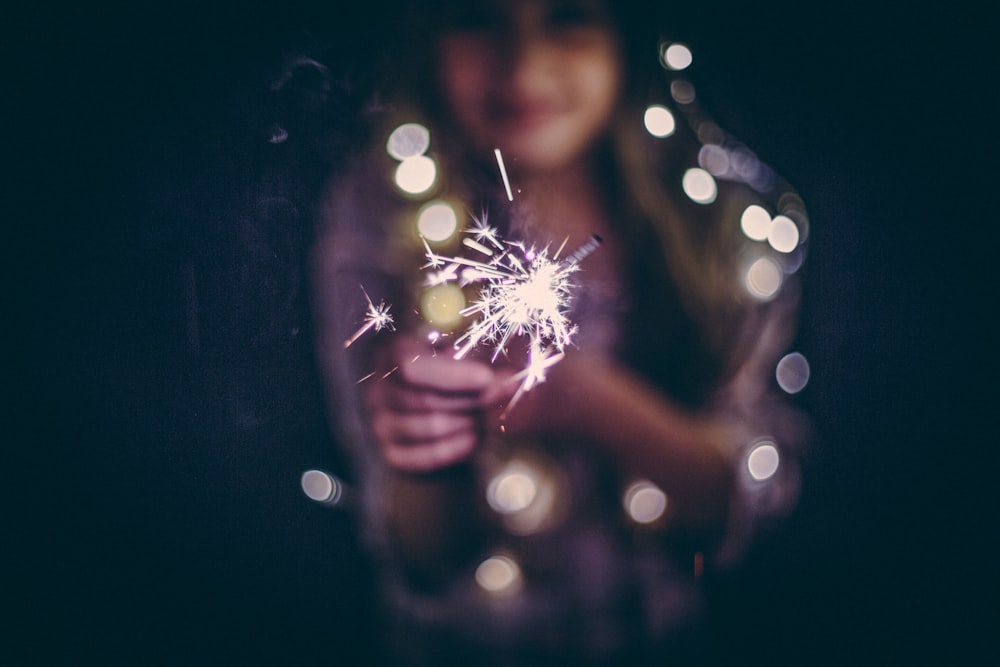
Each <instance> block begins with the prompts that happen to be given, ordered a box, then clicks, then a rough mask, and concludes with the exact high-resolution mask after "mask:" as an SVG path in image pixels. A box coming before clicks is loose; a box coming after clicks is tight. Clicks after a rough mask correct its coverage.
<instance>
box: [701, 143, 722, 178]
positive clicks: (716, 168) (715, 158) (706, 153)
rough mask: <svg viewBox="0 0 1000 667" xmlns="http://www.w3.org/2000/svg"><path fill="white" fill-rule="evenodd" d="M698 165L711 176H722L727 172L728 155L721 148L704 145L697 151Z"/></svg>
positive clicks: (715, 145) (714, 145)
mask: <svg viewBox="0 0 1000 667" xmlns="http://www.w3.org/2000/svg"><path fill="white" fill-rule="evenodd" d="M698 164H700V165H701V166H702V167H704V168H705V170H706V171H708V173H710V174H712V175H713V176H724V175H726V174H727V173H728V172H729V154H728V153H727V152H726V149H724V148H723V147H722V146H719V145H717V144H705V145H704V146H702V147H701V150H699V151H698Z"/></svg>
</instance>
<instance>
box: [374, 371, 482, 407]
mask: <svg viewBox="0 0 1000 667" xmlns="http://www.w3.org/2000/svg"><path fill="white" fill-rule="evenodd" d="M365 402H366V404H367V406H368V409H369V410H370V411H371V412H373V413H374V412H378V411H379V410H386V409H388V410H393V411H395V412H471V411H474V410H477V409H478V408H480V407H481V406H482V401H481V399H480V394H479V392H442V391H438V390H433V389H427V388H417V387H413V386H411V385H409V384H406V383H405V382H399V381H395V380H392V379H386V380H383V381H380V382H378V383H376V384H374V385H372V386H371V388H370V389H369V391H368V392H366V394H365Z"/></svg>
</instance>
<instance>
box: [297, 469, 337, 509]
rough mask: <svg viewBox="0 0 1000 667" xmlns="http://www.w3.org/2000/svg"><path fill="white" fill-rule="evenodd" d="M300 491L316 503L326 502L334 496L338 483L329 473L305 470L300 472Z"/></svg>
mask: <svg viewBox="0 0 1000 667" xmlns="http://www.w3.org/2000/svg"><path fill="white" fill-rule="evenodd" d="M300 483H301V486H302V492H303V493H305V494H306V496H307V497H308V498H309V499H310V500H315V501H316V502H318V503H322V502H326V501H328V500H331V499H332V498H334V497H335V496H336V495H337V494H338V492H339V485H338V484H337V480H335V479H334V478H333V477H332V476H331V475H328V474H327V473H325V472H323V471H322V470H307V471H305V472H304V473H302V479H301V480H300Z"/></svg>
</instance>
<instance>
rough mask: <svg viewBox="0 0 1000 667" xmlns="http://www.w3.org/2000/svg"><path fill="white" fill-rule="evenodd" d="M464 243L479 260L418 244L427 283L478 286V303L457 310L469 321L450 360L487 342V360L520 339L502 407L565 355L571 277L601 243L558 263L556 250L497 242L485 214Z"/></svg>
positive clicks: (586, 246) (596, 241) (569, 331)
mask: <svg viewBox="0 0 1000 667" xmlns="http://www.w3.org/2000/svg"><path fill="white" fill-rule="evenodd" d="M466 231H467V233H469V234H471V235H472V236H471V237H470V238H465V239H463V245H465V246H466V247H467V248H470V249H472V250H473V251H475V252H476V253H478V254H480V255H482V257H483V259H470V258H468V257H463V256H447V257H446V256H443V255H439V254H437V253H435V252H434V251H433V250H431V249H430V246H429V245H427V244H426V243H425V245H424V248H425V255H426V257H427V263H426V264H425V265H424V268H425V269H428V274H427V279H426V282H427V284H428V285H439V284H443V283H446V282H450V281H457V282H458V283H459V284H460V285H461V286H463V287H464V286H466V285H470V284H473V283H481V285H482V287H481V289H480V291H479V295H478V298H477V299H476V300H475V301H474V302H473V303H472V304H471V305H470V306H468V307H467V308H465V309H463V310H462V315H463V316H465V317H474V318H475V321H474V322H473V323H472V324H471V325H470V326H469V327H468V329H466V331H465V332H464V333H463V334H462V335H461V336H459V337H458V338H457V339H456V340H455V343H454V348H455V355H454V356H455V359H462V358H463V357H465V356H466V355H467V354H469V352H470V351H471V350H473V349H474V348H476V347H478V346H480V345H482V344H487V345H490V346H492V348H493V354H492V361H496V359H497V357H499V356H500V355H501V354H506V353H507V352H508V345H509V344H510V342H511V340H512V339H513V338H515V337H522V336H523V337H526V338H527V342H528V363H527V366H526V368H525V369H524V370H522V371H521V372H520V373H518V374H517V375H516V376H515V377H516V378H517V379H519V380H520V381H521V385H520V387H519V388H518V390H517V392H516V393H515V395H514V397H513V399H512V400H511V402H510V404H509V405H508V409H509V408H510V407H511V406H513V405H514V403H515V402H516V401H517V400H518V399H519V398H520V396H521V395H522V394H523V393H524V392H526V391H530V390H531V388H532V387H534V386H535V385H536V384H538V383H540V382H544V381H545V372H546V370H547V369H549V368H551V367H552V366H553V365H554V364H555V363H557V362H558V361H559V360H560V359H562V357H563V356H564V350H565V348H566V346H567V345H569V344H570V342H571V340H572V337H573V335H574V334H575V333H576V330H577V327H576V325H575V324H573V323H572V322H571V321H570V320H569V318H568V317H567V315H566V313H567V311H568V309H569V306H570V302H571V300H572V289H573V283H572V281H571V276H572V275H573V274H574V273H575V272H576V271H577V270H578V269H579V262H580V260H582V259H583V258H584V257H586V256H587V255H588V254H590V253H591V252H593V250H594V249H596V248H597V246H598V245H600V243H601V239H600V238H599V237H597V236H594V237H592V238H591V240H590V241H589V242H588V243H586V244H584V245H583V246H581V247H580V248H578V249H577V250H576V251H575V252H573V253H572V254H571V255H569V256H568V257H566V258H565V259H560V258H559V254H560V252H561V251H562V247H560V248H559V250H557V251H556V252H555V253H553V254H552V255H551V256H550V254H549V250H548V248H543V249H541V250H539V249H538V248H536V247H534V246H526V245H525V244H523V243H520V242H513V241H504V240H501V238H500V235H499V233H498V231H497V230H496V228H494V227H491V226H490V225H489V224H488V222H487V218H486V216H485V215H483V216H481V217H480V218H478V219H476V220H475V221H474V225H473V227H472V228H470V229H468V230H466Z"/></svg>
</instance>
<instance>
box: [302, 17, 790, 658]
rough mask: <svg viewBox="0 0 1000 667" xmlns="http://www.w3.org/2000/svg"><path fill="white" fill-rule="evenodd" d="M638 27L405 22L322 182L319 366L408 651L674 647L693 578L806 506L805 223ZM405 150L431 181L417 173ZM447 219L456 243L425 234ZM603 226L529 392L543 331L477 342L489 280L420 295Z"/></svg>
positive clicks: (550, 251) (677, 650)
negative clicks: (349, 148)
mask: <svg viewBox="0 0 1000 667" xmlns="http://www.w3.org/2000/svg"><path fill="white" fill-rule="evenodd" d="M644 19H646V17H645V16H643V15H642V14H639V13H637V12H635V11H634V10H632V9H631V7H630V6H628V7H624V8H623V7H622V6H621V4H619V3H602V2H597V1H591V0H566V1H559V0H541V1H533V0H516V1H514V2H499V1H497V2H486V3H482V4H480V5H475V6H472V7H469V6H466V5H464V4H463V3H457V2H456V3H445V4H444V6H441V7H436V8H434V9H427V10H426V11H417V10H416V9H414V10H413V11H412V13H411V14H407V15H406V21H405V24H406V25H407V35H406V37H407V38H408V40H409V42H408V45H404V48H402V49H401V53H400V54H399V55H398V60H396V61H395V62H394V63H393V65H394V70H393V71H394V72H395V73H396V74H397V75H398V76H395V77H392V76H389V77H387V85H386V87H385V88H386V89H385V91H384V93H383V97H382V98H381V99H382V100H383V101H384V102H385V104H386V105H387V107H383V111H382V113H381V114H378V116H379V117H378V118H376V121H377V122H375V123H373V128H375V131H374V132H373V135H372V137H373V138H372V142H371V143H372V146H371V147H370V148H369V149H368V150H366V151H363V152H362V154H360V155H358V156H357V159H356V161H355V162H352V163H351V167H350V168H348V169H345V170H343V172H342V173H343V174H344V176H342V177H341V178H338V179H335V180H336V182H335V183H334V184H333V187H332V188H331V193H330V197H329V200H328V203H329V205H328V207H327V209H326V211H325V214H324V219H323V221H322V222H323V229H322V232H321V238H320V241H319V243H318V244H317V247H316V254H315V257H316V270H315V272H314V278H315V289H316V304H317V321H318V325H319V340H320V351H319V352H320V360H321V364H322V366H323V369H324V372H325V377H326V381H327V387H328V389H329V392H330V411H331V415H332V417H333V418H334V421H335V424H336V427H337V429H338V433H339V434H341V436H342V438H343V442H344V443H345V446H348V447H349V448H350V449H351V451H352V452H353V453H354V454H355V456H356V462H357V470H356V475H357V481H358V484H359V485H360V487H361V497H362V502H361V507H362V512H363V518H364V521H365V529H366V534H367V537H368V539H369V543H370V545H371V546H372V549H373V550H374V552H375V553H376V554H377V555H378V557H379V558H380V559H381V571H382V573H383V579H384V581H385V590H386V595H387V597H386V601H387V603H388V609H389V610H390V611H389V618H390V619H391V623H390V624H391V626H392V630H393V631H394V632H393V635H392V637H393V641H394V642H395V644H394V651H395V653H396V654H395V655H394V661H399V660H402V659H404V658H406V659H410V660H412V662H414V663H416V664H437V663H439V662H441V661H443V660H444V659H445V658H449V659H455V658H456V657H457V656H463V655H464V656H466V657H467V658H468V659H470V660H473V659H474V660H476V661H477V664H491V663H496V664H530V663H531V661H532V660H538V661H539V663H543V662H544V663H545V664H553V662H554V661H566V662H567V664H620V662H621V661H622V660H630V661H633V662H640V661H643V660H650V661H652V660H655V659H657V658H661V657H663V656H664V655H672V656H674V657H677V656H679V655H682V654H684V653H685V652H687V651H690V650H691V649H690V646H689V644H690V642H691V639H692V637H695V636H697V629H698V628H699V624H698V618H699V611H700V596H699V585H698V584H699V581H698V579H699V577H701V576H702V575H703V573H704V572H705V571H706V568H709V569H711V568H714V567H719V566H725V565H726V564H731V563H733V562H735V560H736V559H737V558H738V556H739V554H740V553H741V552H742V551H743V550H744V549H745V548H746V546H747V544H748V541H749V538H750V536H751V535H752V534H753V533H754V531H755V530H756V529H757V527H758V526H759V525H761V524H762V522H767V521H769V520H772V519H773V518H775V517H777V516H780V515H782V514H783V513H785V512H787V511H788V509H789V508H790V507H791V505H792V504H793V503H794V499H795V494H796V492H797V485H798V481H797V480H798V478H797V468H796V465H795V459H796V456H797V452H798V449H799V447H800V446H801V443H802V439H803V438H802V420H801V418H800V417H799V416H798V415H797V413H796V412H795V411H794V409H792V408H791V407H790V406H788V405H787V404H786V401H785V400H784V399H783V398H782V397H781V395H780V392H779V391H776V389H777V388H776V387H774V386H772V385H774V378H775V368H776V364H777V363H778V361H779V359H780V358H781V357H782V355H783V354H784V353H785V352H786V351H787V349H786V348H787V346H788V344H789V343H790V342H791V338H792V336H793V333H794V330H793V324H794V320H793V315H794V311H795V306H796V303H797V299H798V294H797V288H796V282H795V275H794V274H795V271H796V269H797V268H798V266H799V264H800V262H801V257H802V255H803V246H802V240H803V239H804V236H805V235H804V231H805V224H806V219H805V214H804V211H803V210H802V208H801V205H800V204H801V202H800V201H799V200H798V198H797V197H796V196H795V195H794V193H791V192H790V191H786V190H785V189H782V188H781V187H778V186H779V185H780V184H779V183H778V182H777V179H776V178H775V177H774V175H773V173H772V172H770V171H769V170H767V168H766V167H764V166H763V165H760V164H759V163H758V162H756V161H754V159H753V156H752V154H751V153H749V151H746V149H745V148H744V147H742V146H740V145H739V144H738V143H737V142H735V141H733V140H732V139H731V138H729V137H728V136H727V135H725V133H723V132H722V131H721V130H720V129H719V128H718V127H717V126H715V125H714V124H713V123H711V121H710V120H709V119H708V118H707V117H705V116H704V115H703V114H702V113H701V112H700V110H699V109H698V107H697V104H696V102H695V99H694V97H693V89H692V88H691V87H690V85H689V84H688V83H687V82H685V81H684V80H683V79H681V78H680V77H679V76H676V75H675V76H674V77H673V78H672V77H671V76H670V74H669V71H670V68H671V67H680V66H681V65H682V64H683V63H680V64H678V63H676V62H675V63H674V64H673V65H671V60H670V59H671V58H673V57H674V55H680V56H681V57H683V55H684V53H685V52H684V50H683V48H681V49H680V50H679V51H675V50H670V49H668V48H667V47H668V46H669V44H668V43H666V42H660V41H658V40H657V39H655V38H647V37H646V36H645V34H644V33H646V31H647V29H646V24H647V23H648V21H645V20H644ZM658 49H659V51H658ZM671 78H672V80H671ZM653 103H655V104H653ZM651 104H653V106H651ZM647 109H649V112H648V114H647ZM644 117H646V118H648V121H647V124H646V126H644V125H643V118H644ZM657 118H659V119H660V121H661V122H663V123H665V125H661V126H657V125H656V124H655V123H656V120H657ZM387 135H388V136H389V137H390V139H389V143H388V144H386V136H387ZM428 139H429V143H428ZM387 147H388V148H387ZM414 158H419V159H421V160H422V162H420V164H423V165H424V166H425V167H426V168H428V169H430V168H434V169H435V170H436V171H434V172H428V175H427V178H426V180H425V181H424V182H423V183H419V182H417V183H416V184H411V183H409V182H406V181H405V172H406V169H404V168H403V163H404V162H406V163H407V164H411V163H415V162H414ZM740 158H743V162H742V163H739V160H740ZM407 160H409V162H407ZM747 161H749V166H748V164H747ZM712 174H714V175H715V178H713V176H712ZM417 180H418V181H419V176H418V178H417ZM761 192H767V193H768V196H764V195H762V194H761ZM775 193H777V194H782V193H784V194H783V195H782V197H781V198H778V197H777V194H775ZM505 195H506V196H505ZM455 202H461V203H460V204H458V205H455V204H454V203H455ZM448 203H451V204H452V208H451V210H452V211H453V212H457V216H458V218H459V219H464V220H465V230H464V231H463V230H462V224H461V223H460V224H459V229H458V231H457V232H456V233H455V234H452V235H450V236H447V237H446V238H438V237H437V236H435V235H432V234H429V233H427V232H426V228H421V230H423V231H421V232H419V233H418V232H417V231H416V230H417V224H416V223H417V221H418V220H419V219H420V218H419V216H420V214H421V213H422V212H426V211H427V210H428V208H427V207H429V206H430V205H434V204H437V205H445V204H448ZM437 210H440V209H437ZM777 214H781V215H777ZM755 223H756V224H755ZM466 232H469V233H466ZM748 234H749V237H748ZM432 236H433V238H431V237H432ZM473 237H474V239H475V240H478V241H480V243H479V244H478V249H477V246H476V245H475V244H472V245H471V250H468V248H469V247H470V244H468V243H466V244H464V245H462V244H461V242H460V239H461V238H473ZM594 238H600V239H601V240H602V243H601V244H600V247H599V248H597V249H596V250H594V251H593V252H590V253H589V254H588V255H586V256H585V257H582V256H581V257H580V258H579V261H577V258H574V259H573V260H572V261H573V262H574V265H573V271H572V275H571V279H570V281H569V282H570V283H571V286H570V287H568V298H567V299H566V301H567V302H568V303H566V304H564V305H565V306H566V309H567V310H566V313H565V314H566V316H567V317H568V318H569V320H570V321H571V323H572V325H571V326H570V327H569V328H567V334H570V333H571V334H572V335H571V336H569V335H567V336H566V338H565V339H564V340H561V341H557V342H556V343H555V344H554V343H553V340H551V339H546V340H544V341H542V343H543V344H544V345H546V346H548V347H547V348H546V349H547V350H548V351H547V352H546V353H545V354H547V355H551V356H548V357H547V359H548V360H549V361H550V362H551V363H549V364H545V366H546V367H545V368H544V369H543V370H542V371H541V372H540V373H539V377H538V382H537V383H535V384H534V385H533V386H530V387H529V386H528V384H526V382H525V381H524V379H523V378H524V373H523V372H521V371H522V370H523V369H524V368H525V366H526V365H530V364H532V363H533V361H535V358H534V357H533V356H532V355H538V354H539V352H540V350H541V348H542V344H539V345H538V346H535V347H533V343H534V342H535V341H532V340H530V338H531V336H525V335H524V334H525V329H523V328H521V329H518V328H516V327H515V328H513V335H512V336H511V338H510V339H508V340H507V341H506V342H503V343H496V342H495V340H494V339H491V338H489V336H487V337H486V338H484V339H483V340H480V341H479V344H478V345H473V346H471V348H468V349H467V348H466V347H462V346H461V344H462V342H463V341H467V340H469V339H468V338H467V337H466V338H463V334H464V333H466V332H468V331H469V330H470V327H474V326H475V324H474V322H472V321H471V320H472V319H473V318H471V317H470V318H461V317H458V316H457V315H456V313H458V312H459V310H460V309H461V307H462V306H469V305H472V307H473V309H474V308H475V307H476V305H477V304H480V305H481V304H482V301H481V299H482V292H479V293H477V292H475V291H474V290H473V289H471V288H470V287H469V286H464V289H462V288H461V287H455V286H456V285H461V282H460V281H459V280H458V279H457V278H456V279H455V280H452V281H449V280H443V281H442V280H438V281H435V280H434V279H432V278H429V277H428V272H429V271H431V272H432V271H434V270H437V269H440V268H441V266H442V263H441V262H442V258H445V259H448V260H450V259H453V258H460V262H466V261H472V262H477V261H478V262H480V263H481V264H484V265H486V266H491V262H494V261H495V255H501V256H504V257H506V254H505V253H514V252H515V251H517V249H519V248H524V249H530V248H535V249H543V250H544V251H545V252H546V253H547V255H546V256H547V257H549V258H555V261H556V262H557V263H558V262H562V266H564V267H565V266H566V262H567V261H569V260H567V259H566V258H568V257H570V256H571V252H572V250H573V249H576V248H588V249H589V248H590V246H591V245H593V244H589V241H590V240H591V239H594ZM755 239H756V240H755ZM491 244H493V248H492V250H493V252H494V257H488V256H487V254H486V252H485V251H484V250H483V249H482V247H483V246H484V245H485V246H487V249H489V246H490V245H491ZM556 249H559V250H556ZM521 260H530V257H521ZM496 261H499V260H496ZM445 263H447V262H445ZM425 264H429V265H431V266H430V267H427V266H425ZM421 267H423V271H421ZM439 278H440V275H439ZM481 283H482V281H480V282H479V283H476V284H473V285H472V286H471V287H472V288H474V287H476V286H477V285H479V286H481ZM441 284H444V285H446V286H449V287H448V289H447V290H445V291H441V290H439V289H438V288H439V287H440V285H441ZM456 289H457V291H456ZM448 290H450V291H448ZM477 299H478V300H477ZM380 302H381V303H382V307H381V308H380V306H379V303H380ZM385 307H389V308H391V309H392V311H393V312H394V313H395V317H396V319H395V321H393V322H390V321H389V320H388V319H387V318H386V317H385V316H384V315H385V313H386V311H385ZM366 310H367V312H368V313H369V316H370V317H369V319H368V320H367V324H364V323H361V322H359V318H360V317H361V315H363V314H364V313H365V312H366ZM480 312H482V311H481V310H480ZM378 315H382V317H381V319H379V318H378V317H377V316H378ZM359 325H360V326H359ZM390 325H391V326H390ZM390 328H393V329H394V330H393V331H389V329H390ZM380 329H381V330H380ZM492 333H494V334H496V333H497V332H495V331H494V332H492ZM519 334H521V335H519ZM526 339H529V340H527V342H526ZM473 340H475V339H473ZM563 343H566V344H565V345H563ZM553 344H554V345H555V347H552V346H553ZM455 345H458V346H459V347H457V348H456V347H454V346H455ZM526 347H527V348H530V349H527V350H526V349H525V348H526ZM556 348H558V349H556ZM456 350H458V351H457V352H456Z"/></svg>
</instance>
